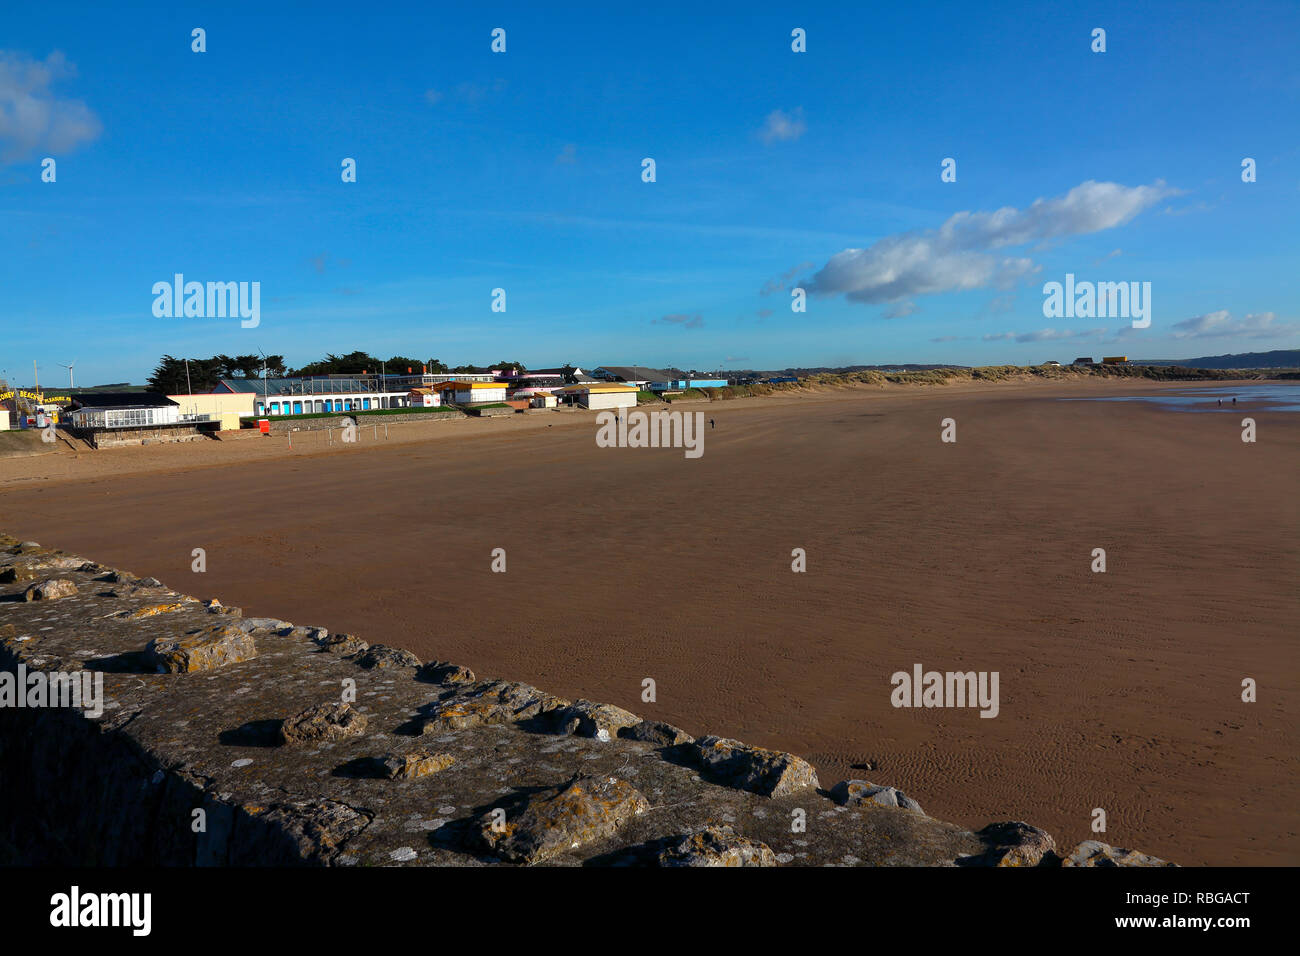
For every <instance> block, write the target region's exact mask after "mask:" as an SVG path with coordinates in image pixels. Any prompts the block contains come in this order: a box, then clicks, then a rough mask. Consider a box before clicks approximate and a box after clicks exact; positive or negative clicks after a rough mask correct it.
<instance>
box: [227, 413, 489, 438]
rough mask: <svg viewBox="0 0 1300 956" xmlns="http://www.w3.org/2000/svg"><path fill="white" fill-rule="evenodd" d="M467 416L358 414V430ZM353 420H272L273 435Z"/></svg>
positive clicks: (335, 426)
mask: <svg viewBox="0 0 1300 956" xmlns="http://www.w3.org/2000/svg"><path fill="white" fill-rule="evenodd" d="M463 418H465V414H464V412H461V411H459V410H453V411H449V412H410V413H408V414H396V415H366V414H361V415H357V416H356V419H355V420H356V423H357V428H358V430H360V429H369V430H370V432H371V433H372V434H373V433H374V427H375V426H376V425H378V426H379V430H380V431H381V432H382V431H383V430H384V425H386V424H388V425H396V424H399V423H402V422H443V421H458V420H461V419H463ZM352 421H353V417H352V416H351V415H349V414H348V413H347V412H344V413H343V414H341V415H330V416H327V417H325V418H307V417H306V416H303V417H301V418H284V419H280V420H279V421H273V422H271V434H272V435H284V434H287V433H288V432H290V431H299V432H313V431H323V430H324V429H326V428H333V429H334V430H335V431H337V430H338V429H340V428H342V427H343V426H344V425H347V424H349V423H351V422H352ZM252 430H254V431H256V430H257V419H256V418H254V419H253V423H252Z"/></svg>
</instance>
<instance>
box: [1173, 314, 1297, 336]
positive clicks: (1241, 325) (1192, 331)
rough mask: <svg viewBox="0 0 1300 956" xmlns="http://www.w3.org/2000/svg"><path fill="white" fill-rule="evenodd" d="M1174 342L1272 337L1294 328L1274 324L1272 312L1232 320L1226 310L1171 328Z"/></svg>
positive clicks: (1178, 323) (1198, 317) (1289, 333)
mask: <svg viewBox="0 0 1300 956" xmlns="http://www.w3.org/2000/svg"><path fill="white" fill-rule="evenodd" d="M1173 330H1174V331H1173V333H1172V334H1173V337H1174V338H1176V339H1212V338H1220V337H1223V336H1234V337H1236V338H1243V339H1260V338H1269V337H1271V336H1275V335H1294V334H1296V332H1297V328H1296V326H1294V325H1287V324H1284V323H1280V322H1278V321H1277V313H1275V312H1252V313H1250V314H1249V315H1243V316H1242V317H1241V318H1239V319H1234V318H1233V317H1232V313H1231V312H1229V311H1228V310H1227V309H1219V310H1218V311H1216V312H1207V313H1206V314H1205V315H1197V316H1194V317H1192V318H1190V319H1184V320H1183V321H1182V322H1175V323H1174V325H1173Z"/></svg>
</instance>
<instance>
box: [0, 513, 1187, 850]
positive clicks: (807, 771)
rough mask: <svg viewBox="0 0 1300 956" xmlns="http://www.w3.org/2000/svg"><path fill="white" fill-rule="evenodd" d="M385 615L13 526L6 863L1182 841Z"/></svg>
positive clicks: (2, 728)
mask: <svg viewBox="0 0 1300 956" xmlns="http://www.w3.org/2000/svg"><path fill="white" fill-rule="evenodd" d="M371 636H373V635H348V634H330V633H328V632H326V631H325V629H323V628H318V627H310V626H294V625H293V624H291V623H289V622H287V621H280V620H276V619H272V618H245V617H243V615H242V613H241V611H240V610H239V609H238V608H233V607H225V606H223V605H222V604H221V603H220V602H219V601H216V600H215V599H209V600H206V601H200V600H197V599H195V598H193V597H189V596H187V595H184V594H180V593H178V592H176V591H173V590H170V589H169V588H167V587H166V586H164V585H163V584H162V583H161V582H159V581H157V580H155V579H153V578H148V577H143V578H142V577H138V576H136V575H134V574H131V573H129V572H126V571H120V570H116V569H113V568H109V567H105V566H103V565H100V564H97V563H95V562H93V561H91V560H88V559H86V558H83V557H79V556H76V555H69V554H65V553H63V552H60V551H56V550H51V549H48V548H44V547H42V546H40V545H39V544H36V543H34V542H19V541H17V540H15V539H13V538H8V537H3V536H0V779H2V780H3V781H4V785H3V787H0V828H2V829H0V863H23V864H32V863H46V864H74V865H75V864H107V865H125V864H146V865H158V864H162V865H195V864H197V865H238V864H259V865H272V864H304V865H334V866H347V865H425V866H449V865H450V866H480V865H497V864H533V863H544V864H551V865H570V866H572V865H601V864H606V865H648V866H779V865H789V866H825V865H836V866H840V865H849V866H1058V865H1066V866H1074V865H1080V866H1113V865H1123V866H1136V865H1142V866H1154V865H1170V864H1165V863H1164V862H1163V861H1161V860H1157V859H1154V858H1152V857H1148V856H1145V855H1143V854H1140V853H1135V852H1133V851H1129V850H1120V849H1116V848H1113V847H1110V846H1107V845H1106V844H1102V843H1096V842H1093V841H1088V842H1085V843H1082V844H1080V845H1079V846H1077V847H1074V848H1072V849H1060V850H1058V848H1057V847H1056V844H1055V842H1054V841H1053V840H1052V838H1051V837H1050V836H1049V835H1048V834H1046V833H1044V832H1043V831H1042V830H1039V829H1037V828H1034V827H1032V826H1029V825H1028V824H1025V823H1020V822H998V823H993V824H990V825H989V826H988V827H985V828H983V829H982V830H980V831H978V832H971V831H969V830H966V829H964V828H962V827H959V826H956V825H953V824H950V823H945V822H943V821H940V820H936V819H933V818H932V817H930V816H928V815H927V814H926V813H925V812H924V810H923V809H922V808H921V806H920V804H918V803H917V801H916V800H915V799H913V798H912V797H911V796H909V795H907V794H904V793H902V792H901V791H898V790H895V789H893V788H890V787H880V786H876V785H874V784H872V783H871V782H870V781H864V780H852V781H843V782H841V783H839V784H836V785H835V786H833V787H829V788H824V787H823V786H822V785H821V783H820V781H819V780H818V779H817V775H816V772H815V771H814V769H813V767H812V766H811V765H810V764H808V763H807V762H806V761H804V760H802V759H801V758H799V757H797V756H795V755H793V754H787V753H779V752H776V751H769V750H763V749H760V748H757V747H751V746H748V745H746V744H743V743H740V742H739V741H735V740H729V739H725V738H719V737H715V736H705V737H701V738H698V739H697V738H696V737H693V736H691V735H690V734H689V733H687V732H686V731H684V730H681V729H679V728H677V727H672V726H670V725H668V724H664V723H660V722H656V721H652V720H643V719H642V718H640V717H638V716H636V715H635V714H631V713H629V712H627V711H625V710H622V709H620V708H618V707H614V706H610V705H604V704H598V703H594V702H591V701H586V700H577V701H569V700H564V699H562V698H559V697H556V696H554V695H551V694H548V693H546V692H545V691H542V690H538V689H537V688H535V687H530V686H528V685H526V684H520V683H515V682H510V681H502V680H493V679H489V678H479V677H477V676H476V675H474V674H473V673H471V672H470V671H469V670H468V669H467V668H465V667H462V666H458V665H455V664H451V663H448V662H443V661H434V662H427V663H426V662H422V661H419V660H418V659H416V658H415V656H414V655H412V654H411V653H409V652H407V651H403V650H399V649H396V648H392V647H387V646H385V645H383V644H369V643H367V641H366V640H365V638H367V637H371ZM6 672H7V673H8V676H6ZM24 672H25V673H26V675H27V679H26V680H25V681H24V685H26V686H28V688H29V690H28V697H27V698H25V699H27V700H28V702H29V703H35V700H36V699H35V698H34V697H32V696H31V695H32V694H34V691H33V690H31V688H32V687H34V686H35V685H37V684H40V683H41V680H42V678H40V677H34V676H33V675H49V674H52V673H69V674H80V673H85V672H89V673H90V674H91V676H92V679H102V681H103V692H104V697H103V711H102V714H100V715H99V716H94V715H93V714H87V713H84V712H83V711H82V710H77V709H71V708H66V707H65V708H55V707H49V706H25V707H17V706H15V702H16V697H15V692H16V686H15V681H16V675H19V674H22V673H24ZM6 687H7V688H8V691H7V696H6V691H5V688H6ZM42 702H44V703H48V701H44V700H43V699H42Z"/></svg>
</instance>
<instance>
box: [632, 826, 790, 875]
mask: <svg viewBox="0 0 1300 956" xmlns="http://www.w3.org/2000/svg"><path fill="white" fill-rule="evenodd" d="M655 863H657V864H658V865H659V866H776V865H777V862H776V854H775V853H773V852H772V848H771V847H769V846H768V845H767V844H766V843H760V842H759V841H758V840H750V839H749V838H747V837H742V836H737V835H736V833H735V831H733V830H732V829H731V827H726V826H723V827H716V826H710V827H705V828H704V829H703V830H700V831H698V832H696V833H689V834H687V835H685V836H683V837H682V838H681V839H679V840H678V841H677V842H676V843H673V844H672V845H670V846H668V847H666V848H665V849H664V850H663V851H661V852H660V853H659V855H658V856H657V857H656V858H655Z"/></svg>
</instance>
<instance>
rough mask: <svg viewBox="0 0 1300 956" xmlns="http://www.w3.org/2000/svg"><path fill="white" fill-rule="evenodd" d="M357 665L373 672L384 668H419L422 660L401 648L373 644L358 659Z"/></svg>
mask: <svg viewBox="0 0 1300 956" xmlns="http://www.w3.org/2000/svg"><path fill="white" fill-rule="evenodd" d="M357 663H358V664H360V665H361V666H362V667H364V668H365V669H366V670H373V669H375V668H384V667H419V666H420V659H419V658H418V657H416V656H415V655H414V654H412V653H411V652H410V651H404V650H402V649H401V648H397V647H389V646H388V645H387V644H372V645H370V647H369V648H367V649H366V651H365V652H364V653H362V654H361V656H360V657H358V658H357Z"/></svg>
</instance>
